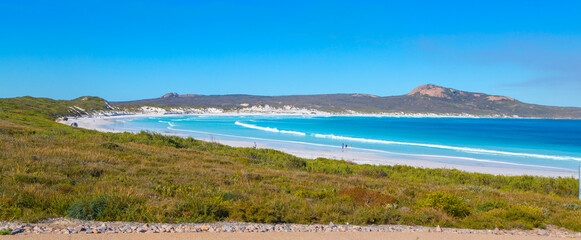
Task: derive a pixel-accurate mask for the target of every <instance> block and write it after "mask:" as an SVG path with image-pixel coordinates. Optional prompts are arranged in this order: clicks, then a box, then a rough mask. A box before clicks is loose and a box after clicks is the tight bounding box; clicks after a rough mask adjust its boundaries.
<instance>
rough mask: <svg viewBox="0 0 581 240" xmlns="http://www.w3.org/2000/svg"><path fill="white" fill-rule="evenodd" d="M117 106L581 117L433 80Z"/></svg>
mask: <svg viewBox="0 0 581 240" xmlns="http://www.w3.org/2000/svg"><path fill="white" fill-rule="evenodd" d="M111 105H113V106H129V105H133V106H142V105H162V106H180V107H217V108H225V109H233V108H234V109H235V108H244V107H251V106H257V105H269V106H273V107H282V106H289V105H290V106H295V107H297V108H308V109H317V110H322V111H331V112H337V111H346V110H353V111H357V112H367V113H369V112H406V113H440V114H444V113H454V114H462V113H467V114H472V115H505V116H515V115H516V116H519V117H538V118H581V108H573V107H550V106H542V105H534V104H527V103H523V102H520V101H518V100H515V99H514V98H510V97H505V96H494V95H488V94H484V93H473V92H464V91H460V90H456V89H452V88H445V87H441V86H437V85H433V84H426V85H421V86H419V87H417V88H415V89H414V90H412V91H411V92H410V93H408V94H406V95H402V96H391V97H379V96H375V95H369V94H323V95H290V96H254V95H196V94H186V95H179V94H177V93H168V94H165V95H163V96H162V97H160V98H155V99H145V100H137V101H127V102H111Z"/></svg>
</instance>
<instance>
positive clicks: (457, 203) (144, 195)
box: [0, 97, 581, 231]
mask: <svg viewBox="0 0 581 240" xmlns="http://www.w3.org/2000/svg"><path fill="white" fill-rule="evenodd" d="M73 105H75V106H78V107H81V108H83V109H86V110H95V109H101V108H103V107H105V106H106V103H105V101H104V100H102V99H99V98H82V99H76V100H72V101H55V100H51V99H41V98H31V97H25V98H13V99H0V174H1V175H0V220H1V221H13V220H19V221H30V222H34V221H38V220H41V219H43V218H48V217H60V216H68V217H73V218H79V219H88V220H100V221H116V220H118V221H138V222H206V221H222V220H232V221H245V222H268V223H285V222H286V223H329V222H330V221H332V222H335V223H346V222H349V223H351V224H408V225H413V224H416V225H426V226H435V225H440V226H446V227H463V228H477V229H479V228H494V227H498V228H500V229H503V228H505V229H512V228H522V229H531V228H537V227H540V228H542V227H544V225H546V224H552V225H557V226H561V227H565V228H568V229H571V230H575V231H581V203H580V202H579V201H578V200H577V194H578V190H577V189H578V183H577V180H575V179H573V178H546V177H531V176H520V177H504V176H493V175H488V174H477V173H466V172H461V171H457V170H444V169H421V168H412V167H406V166H370V165H355V164H352V163H349V162H344V161H335V160H327V159H316V160H308V159H302V158H297V157H294V156H292V155H288V154H285V153H282V152H279V151H275V150H269V149H251V148H234V147H229V146H223V145H220V144H216V143H208V142H202V141H198V140H195V139H192V138H179V137H169V136H162V135H160V134H155V133H148V132H142V133H139V134H130V133H116V134H113V133H100V132H96V131H91V130H85V129H78V128H73V127H69V126H65V125H62V124H57V123H55V122H54V119H55V118H56V117H58V116H62V115H70V114H72V112H71V109H70V108H69V107H70V106H73Z"/></svg>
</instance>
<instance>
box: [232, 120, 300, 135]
mask: <svg viewBox="0 0 581 240" xmlns="http://www.w3.org/2000/svg"><path fill="white" fill-rule="evenodd" d="M234 124H236V125H239V126H242V127H245V128H252V129H256V130H262V131H267V132H275V133H286V134H293V135H300V136H306V135H307V134H306V133H304V132H297V131H287V130H278V129H277V128H271V127H261V126H256V125H253V124H247V123H241V122H238V121H236V122H235V123H234Z"/></svg>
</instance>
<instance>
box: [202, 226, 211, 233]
mask: <svg viewBox="0 0 581 240" xmlns="http://www.w3.org/2000/svg"><path fill="white" fill-rule="evenodd" d="M208 229H209V228H208V226H206V225H202V227H200V230H202V231H204V232H205V231H208Z"/></svg>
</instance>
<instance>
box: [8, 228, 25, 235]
mask: <svg viewBox="0 0 581 240" xmlns="http://www.w3.org/2000/svg"><path fill="white" fill-rule="evenodd" d="M21 232H24V228H17V229H14V230H12V232H10V234H11V235H14V234H19V233H21Z"/></svg>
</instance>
